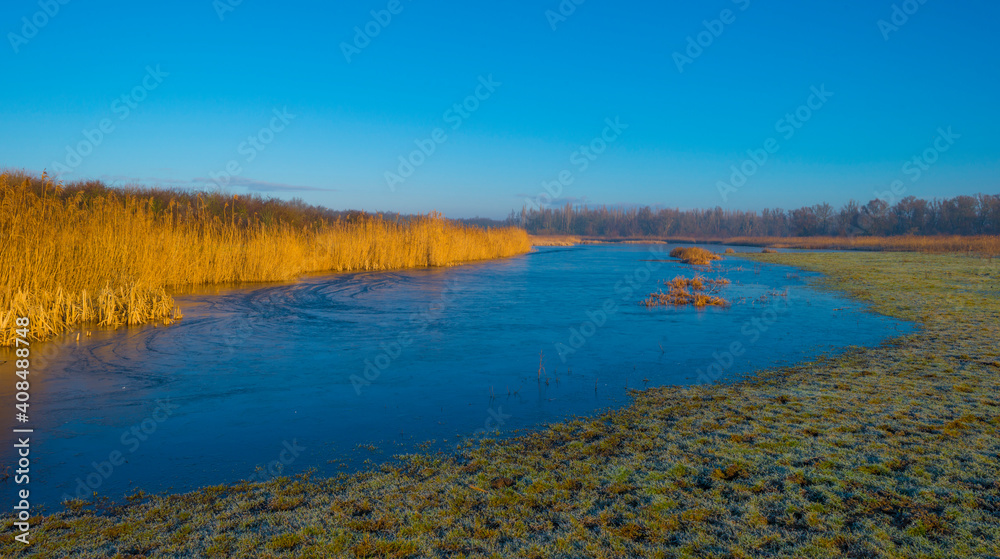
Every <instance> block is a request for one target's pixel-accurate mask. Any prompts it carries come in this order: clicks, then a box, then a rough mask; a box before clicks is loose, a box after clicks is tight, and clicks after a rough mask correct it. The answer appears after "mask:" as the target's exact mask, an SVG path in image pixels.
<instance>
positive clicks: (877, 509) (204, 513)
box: [0, 253, 1000, 558]
mask: <svg viewBox="0 0 1000 559" xmlns="http://www.w3.org/2000/svg"><path fill="white" fill-rule="evenodd" d="M752 258H754V259H756V260H759V261H762V262H775V263H784V264H793V265H796V266H801V267H803V268H806V269H810V270H816V271H820V272H823V273H825V274H827V277H828V279H827V280H825V283H826V284H827V285H828V287H831V288H834V289H839V290H842V291H845V292H847V293H849V294H851V295H853V296H854V297H857V298H859V299H861V300H863V301H866V302H868V303H870V304H871V305H872V306H873V307H874V308H875V309H876V310H877V311H878V312H881V313H885V314H888V315H892V316H896V317H899V318H902V319H906V320H912V321H916V322H917V323H919V325H920V327H921V329H920V331H919V332H918V333H916V334H913V335H909V336H906V337H903V338H900V339H898V340H895V341H893V342H892V343H889V344H887V345H885V346H883V347H878V348H870V349H862V348H852V349H849V350H847V351H846V352H845V353H843V354H842V355H840V356H838V357H836V358H827V359H820V360H817V361H815V362H810V363H805V364H801V365H799V366H795V367H790V368H782V369H778V370H772V371H767V372H764V373H762V374H761V375H760V376H759V377H758V378H756V379H755V380H753V381H747V382H742V383H740V384H736V385H727V386H699V387H691V388H660V389H650V390H645V391H642V392H637V393H636V394H635V401H634V403H633V404H632V405H630V406H628V407H626V408H624V409H621V410H618V411H614V412H611V413H608V414H606V415H604V416H601V417H598V418H594V419H591V420H580V421H574V422H569V423H563V424H557V425H552V426H550V427H549V428H547V429H544V430H543V431H541V432H539V433H537V434H534V435H530V436H526V437H523V438H519V439H516V440H505V441H497V442H493V443H490V442H487V443H486V444H484V445H482V446H481V447H480V446H476V447H471V446H470V447H467V448H465V449H464V450H463V451H462V452H461V453H460V454H459V455H457V456H455V457H441V456H413V457H410V458H409V459H408V460H406V461H404V462H403V463H402V464H401V465H398V466H392V467H383V468H382V469H380V470H378V471H372V472H368V473H362V474H358V475H351V476H343V477H340V478H336V479H323V480H317V479H293V480H288V479H284V480H278V481H274V482H270V483H266V484H259V485H251V484H241V485H232V486H219V487H213V488H208V489H205V490H202V491H199V492H196V493H190V494H185V495H177V496H170V497H154V498H149V499H147V500H137V501H136V502H135V503H133V504H130V505H126V506H123V507H119V508H112V509H98V508H94V507H93V506H90V505H84V504H81V503H73V510H72V511H71V512H66V513H61V514H56V515H53V516H49V517H45V518H36V519H35V529H34V531H33V532H32V536H33V540H34V541H35V544H34V545H33V546H32V547H31V548H29V549H30V553H31V554H33V555H32V556H36V557H65V556H73V557H104V556H116V554H119V555H117V556H121V557H127V556H147V557H202V556H204V557H229V556H260V557H424V556H426V557H496V558H500V557H504V558H506V557H566V558H569V557H608V558H611V557H676V558H689V557H706V558H708V557H712V558H745V557H764V556H766V557H788V558H792V557H795V558H802V557H893V558H902V557H928V558H951V557H979V558H983V557H991V556H1000V485H998V481H997V480H998V479H1000V460H998V454H1000V436H998V435H1000V433H998V428H1000V396H998V394H1000V347H998V344H997V340H998V339H1000V291H998V288H1000V266H998V263H993V262H990V261H986V260H980V259H975V258H969V257H964V256H938V255H923V254H898V253H879V254H872V253H847V254H767V255H753V256H752ZM734 335H735V334H734ZM727 344H728V340H721V341H720V347H725V346H726V345H727ZM705 359H706V361H708V360H710V359H711V356H707V355H706V356H705ZM4 533H5V534H6V535H5V537H4V539H3V541H2V543H0V555H3V556H4V557H25V556H28V555H29V551H28V549H25V548H23V547H22V546H21V544H12V543H11V539H12V538H11V536H10V535H9V534H10V531H9V523H7V526H5V532H4Z"/></svg>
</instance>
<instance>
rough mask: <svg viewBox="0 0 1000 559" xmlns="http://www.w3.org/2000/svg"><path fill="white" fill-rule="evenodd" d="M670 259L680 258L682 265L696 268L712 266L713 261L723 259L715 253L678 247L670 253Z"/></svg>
mask: <svg viewBox="0 0 1000 559" xmlns="http://www.w3.org/2000/svg"><path fill="white" fill-rule="evenodd" d="M670 257H671V258H680V259H681V262H682V263H684V264H694V265H696V266H711V265H712V261H713V260H721V259H722V257H721V256H719V255H718V254H715V253H714V252H712V251H710V250H705V249H703V248H698V247H677V248H675V249H673V250H671V251H670Z"/></svg>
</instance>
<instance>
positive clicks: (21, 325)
mask: <svg viewBox="0 0 1000 559" xmlns="http://www.w3.org/2000/svg"><path fill="white" fill-rule="evenodd" d="M14 324H15V325H16V326H17V329H16V330H15V331H14V332H15V334H17V336H15V337H14V348H15V349H14V355H15V356H16V358H17V359H16V360H15V361H14V366H15V367H16V370H15V371H14V374H15V375H16V376H17V378H19V379H20V380H16V381H14V388H15V389H16V390H17V392H16V393H15V394H14V399H15V400H17V403H16V404H14V407H15V408H17V413H16V414H15V415H14V418H15V419H17V420H18V421H19V422H21V423H27V422H28V369H29V365H30V364H31V362H30V360H29V357H30V356H31V351H30V350H29V349H28V345H29V344H28V333H29V329H28V326H29V325H30V322H29V321H28V317H26V316H22V317H18V318H17V319H15V320H14Z"/></svg>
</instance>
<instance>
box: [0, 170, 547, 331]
mask: <svg viewBox="0 0 1000 559" xmlns="http://www.w3.org/2000/svg"><path fill="white" fill-rule="evenodd" d="M91 186H92V185H91ZM221 200H222V198H220V196H219V195H210V194H205V195H190V194H186V193H179V192H171V191H162V190H144V191H131V192H129V191H125V192H115V191H114V190H111V189H108V188H106V187H103V186H101V185H98V186H97V187H94V188H89V187H81V186H79V185H77V187H75V188H64V187H62V186H60V185H56V184H53V183H52V182H51V181H48V180H47V179H45V178H44V177H42V178H41V179H39V178H38V177H31V176H27V175H24V174H20V173H2V174H0V345H10V344H11V343H13V341H12V340H13V336H14V319H15V318H16V317H19V316H28V317H29V318H30V319H31V325H32V327H31V332H32V337H33V338H34V339H45V338H49V337H52V336H54V335H56V334H58V333H59V332H62V331H64V330H66V329H67V328H71V327H73V326H77V325H82V324H86V323H96V324H98V325H100V326H104V327H113V326H118V325H122V324H141V323H145V322H151V321H164V322H168V323H169V322H170V321H172V320H174V319H176V318H178V316H177V313H178V310H177V309H175V306H174V302H173V299H172V298H171V297H170V295H169V293H168V291H167V290H168V289H169V288H172V287H179V286H187V285H197V284H212V283H230V282H261V281H281V280H289V279H293V278H295V277H298V276H300V275H302V274H305V273H309V272H322V271H340V272H342V271H361V270H388V269H395V268H408V267H418V266H448V265H452V264H457V263H461V262H468V261H473V260H484V259H491V258H502V257H506V256H512V255H516V254H521V253H525V252H528V251H529V250H531V243H530V241H529V240H528V235H527V234H526V233H525V232H524V231H523V230H521V229H517V228H494V229H478V228H474V227H465V226H461V225H457V224H455V223H453V222H451V221H448V220H445V219H444V218H443V217H441V216H440V215H439V214H432V215H430V216H422V217H416V218H409V219H400V220H391V219H387V218H383V217H380V216H374V215H370V214H359V213H352V214H347V215H345V216H341V217H337V218H336V219H320V218H315V217H311V218H310V219H301V220H299V223H296V224H292V222H294V221H296V220H295V219H284V220H283V219H281V218H280V216H279V217H275V215H273V214H274V212H270V210H268V211H269V212H270V213H269V214H267V215H259V214H257V213H253V214H248V212H247V208H252V207H254V206H253V202H254V201H257V202H260V200H259V199H249V198H247V197H243V198H241V197H233V198H225V200H227V201H226V202H224V203H222V202H221ZM287 206H291V207H292V209H291V210H289V209H288V207H287ZM268 207H270V206H268ZM296 207H298V206H295V205H294V204H283V205H282V204H281V203H279V206H278V209H279V210H282V211H285V213H286V214H288V215H291V216H292V217H296V216H297V215H298V214H296V213H295V208H296ZM272 209H273V208H272ZM279 213H280V212H279ZM302 213H303V212H299V214H302Z"/></svg>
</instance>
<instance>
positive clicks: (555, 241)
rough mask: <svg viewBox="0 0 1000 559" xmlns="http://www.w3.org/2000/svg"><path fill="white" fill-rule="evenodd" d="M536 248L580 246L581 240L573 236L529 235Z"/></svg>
mask: <svg viewBox="0 0 1000 559" xmlns="http://www.w3.org/2000/svg"><path fill="white" fill-rule="evenodd" d="M530 237H531V244H532V245H533V246H536V247H567V246H574V245H578V244H581V243H582V242H583V239H582V238H581V237H576V236H573V235H530Z"/></svg>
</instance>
